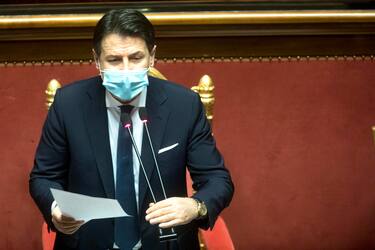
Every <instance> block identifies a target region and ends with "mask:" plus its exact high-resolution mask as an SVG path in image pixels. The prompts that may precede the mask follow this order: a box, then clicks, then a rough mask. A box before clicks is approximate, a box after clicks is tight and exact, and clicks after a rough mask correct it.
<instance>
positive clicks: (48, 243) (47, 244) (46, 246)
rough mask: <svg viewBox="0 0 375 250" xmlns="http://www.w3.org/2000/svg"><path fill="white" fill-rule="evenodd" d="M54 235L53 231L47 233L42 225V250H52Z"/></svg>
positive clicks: (44, 224)
mask: <svg viewBox="0 0 375 250" xmlns="http://www.w3.org/2000/svg"><path fill="white" fill-rule="evenodd" d="M55 237H56V233H55V232H53V231H49V232H48V226H47V224H46V223H45V222H43V225H42V246H43V250H53V244H54V242H55Z"/></svg>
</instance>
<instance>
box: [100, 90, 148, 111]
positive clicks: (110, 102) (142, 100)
mask: <svg viewBox="0 0 375 250" xmlns="http://www.w3.org/2000/svg"><path fill="white" fill-rule="evenodd" d="M146 96H147V88H144V89H143V90H142V92H141V93H140V94H139V95H138V96H137V97H136V98H134V100H133V101H131V102H130V103H129V105H131V106H133V107H138V108H140V107H146ZM105 105H106V107H107V108H114V107H119V106H121V105H123V104H122V103H121V102H119V101H118V100H116V99H115V98H114V97H113V96H112V95H111V94H110V93H109V92H108V90H106V91H105Z"/></svg>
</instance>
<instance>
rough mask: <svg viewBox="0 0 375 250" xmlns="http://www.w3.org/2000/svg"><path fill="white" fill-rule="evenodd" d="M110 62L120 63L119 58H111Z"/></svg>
mask: <svg viewBox="0 0 375 250" xmlns="http://www.w3.org/2000/svg"><path fill="white" fill-rule="evenodd" d="M107 61H108V62H118V61H119V59H118V58H110V59H108V60H107Z"/></svg>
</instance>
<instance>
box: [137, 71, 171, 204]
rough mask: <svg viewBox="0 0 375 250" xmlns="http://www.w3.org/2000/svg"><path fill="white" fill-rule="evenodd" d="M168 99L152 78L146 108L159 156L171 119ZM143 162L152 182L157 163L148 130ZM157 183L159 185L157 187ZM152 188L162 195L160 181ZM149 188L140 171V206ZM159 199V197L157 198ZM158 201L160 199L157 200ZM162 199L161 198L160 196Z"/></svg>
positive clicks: (143, 148) (144, 136)
mask: <svg viewBox="0 0 375 250" xmlns="http://www.w3.org/2000/svg"><path fill="white" fill-rule="evenodd" d="M166 99H167V97H166V95H165V93H164V90H163V88H162V86H161V85H160V83H159V82H155V80H154V79H153V78H150V85H149V87H148V89H147V100H146V108H147V113H148V116H149V122H148V129H149V132H150V137H151V140H152V144H153V146H154V150H155V154H156V156H157V153H158V150H159V148H160V145H161V143H162V139H163V135H164V131H165V128H166V124H167V121H168V117H169V110H168V108H167V107H166V105H165V104H164V102H165V101H166ZM163 104H164V105H163ZM141 158H142V162H143V164H144V167H145V170H146V173H147V177H148V179H149V180H150V181H151V179H152V177H153V173H154V170H155V163H154V160H153V156H152V152H151V148H150V144H149V141H148V137H147V134H146V130H145V129H144V130H143V139H142V156H141ZM155 183H156V184H157V185H155ZM151 187H152V189H153V191H154V193H155V196H157V195H156V194H158V193H161V186H160V183H159V181H155V182H153V183H152V184H151ZM147 189H148V187H147V183H146V180H145V177H144V174H143V172H142V170H140V176H139V204H140V207H142V206H141V204H143V200H144V197H145V194H146V191H147ZM157 197H158V196H157ZM157 199H158V198H157ZM159 199H160V196H159Z"/></svg>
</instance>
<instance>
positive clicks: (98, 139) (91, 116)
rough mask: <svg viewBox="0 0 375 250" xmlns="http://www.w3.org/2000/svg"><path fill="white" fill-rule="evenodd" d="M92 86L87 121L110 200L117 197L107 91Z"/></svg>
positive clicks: (95, 85) (86, 107)
mask: <svg viewBox="0 0 375 250" xmlns="http://www.w3.org/2000/svg"><path fill="white" fill-rule="evenodd" d="M100 81H101V80H100V78H99V77H98V81H97V83H96V84H92V86H91V88H90V89H89V90H88V91H87V94H88V96H87V98H88V99H89V101H88V102H87V105H86V106H85V120H86V127H87V131H88V135H89V138H90V142H91V146H92V148H93V151H94V155H95V158H96V163H97V167H98V170H99V174H100V177H101V180H102V183H103V187H104V190H105V193H106V195H107V197H108V198H114V197H115V187H114V178H113V168H112V156H111V148H110V144H109V135H108V115H107V108H106V106H105V89H104V88H103V87H102V86H101V84H100Z"/></svg>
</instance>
